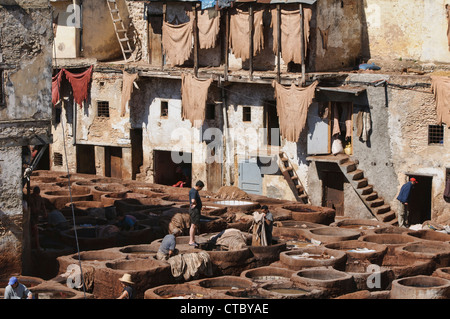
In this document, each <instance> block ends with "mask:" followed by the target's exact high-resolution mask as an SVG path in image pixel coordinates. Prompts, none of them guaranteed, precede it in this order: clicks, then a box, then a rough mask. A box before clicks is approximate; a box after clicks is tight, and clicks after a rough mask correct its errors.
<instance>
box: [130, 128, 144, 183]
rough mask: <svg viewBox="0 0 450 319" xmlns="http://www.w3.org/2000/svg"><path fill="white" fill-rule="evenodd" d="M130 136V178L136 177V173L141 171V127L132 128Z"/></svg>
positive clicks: (142, 159)
mask: <svg viewBox="0 0 450 319" xmlns="http://www.w3.org/2000/svg"><path fill="white" fill-rule="evenodd" d="M130 138H131V165H132V167H131V170H132V171H131V174H132V175H131V179H136V175H138V174H139V173H141V168H142V165H143V161H144V152H143V149H142V129H132V130H131V131H130Z"/></svg>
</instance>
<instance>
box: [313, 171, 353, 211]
mask: <svg viewBox="0 0 450 319" xmlns="http://www.w3.org/2000/svg"><path fill="white" fill-rule="evenodd" d="M316 166H317V170H318V174H319V178H320V179H321V180H322V206H323V207H329V208H332V209H334V210H336V216H344V208H345V207H344V182H345V181H346V178H345V176H344V174H343V173H342V172H341V170H340V169H339V167H338V166H337V164H335V163H320V162H317V163H316Z"/></svg>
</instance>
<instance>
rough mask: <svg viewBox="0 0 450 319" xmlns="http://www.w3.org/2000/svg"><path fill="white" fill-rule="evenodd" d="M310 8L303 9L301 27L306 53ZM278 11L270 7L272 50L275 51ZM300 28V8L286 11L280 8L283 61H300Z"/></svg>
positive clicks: (276, 45)
mask: <svg viewBox="0 0 450 319" xmlns="http://www.w3.org/2000/svg"><path fill="white" fill-rule="evenodd" d="M311 16H312V10H311V9H309V8H304V9H303V17H304V18H303V28H304V39H303V43H304V44H303V47H304V51H305V58H306V53H307V51H308V44H309V34H310V28H309V22H310V20H311ZM277 26H278V13H277V9H272V30H273V52H274V53H275V54H276V53H277V47H278V34H277ZM300 35H301V30H300V10H294V11H288V10H281V57H282V58H283V61H284V63H289V62H291V61H292V62H294V63H298V64H300V63H302V55H301V50H300V49H301V45H302V44H301V36H300Z"/></svg>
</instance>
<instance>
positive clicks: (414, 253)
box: [395, 240, 450, 268]
mask: <svg viewBox="0 0 450 319" xmlns="http://www.w3.org/2000/svg"><path fill="white" fill-rule="evenodd" d="M395 252H396V255H397V256H398V257H399V258H404V259H406V260H411V261H416V260H423V261H428V260H432V261H434V262H435V264H436V268H440V267H448V266H450V244H447V243H446V242H436V241H427V240H426V241H423V242H417V243H409V244H406V245H404V246H401V247H397V248H396V249H395Z"/></svg>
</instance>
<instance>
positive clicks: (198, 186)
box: [189, 181, 205, 247]
mask: <svg viewBox="0 0 450 319" xmlns="http://www.w3.org/2000/svg"><path fill="white" fill-rule="evenodd" d="M204 186H205V184H204V183H203V182H202V181H198V182H197V183H195V186H194V187H192V188H191V190H190V191H189V216H190V217H191V228H190V229H189V245H190V246H195V247H198V244H197V243H196V242H195V234H196V233H197V229H198V227H199V226H200V214H201V211H202V200H201V198H200V194H199V193H198V192H199V191H201V190H202V189H203V187H204Z"/></svg>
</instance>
